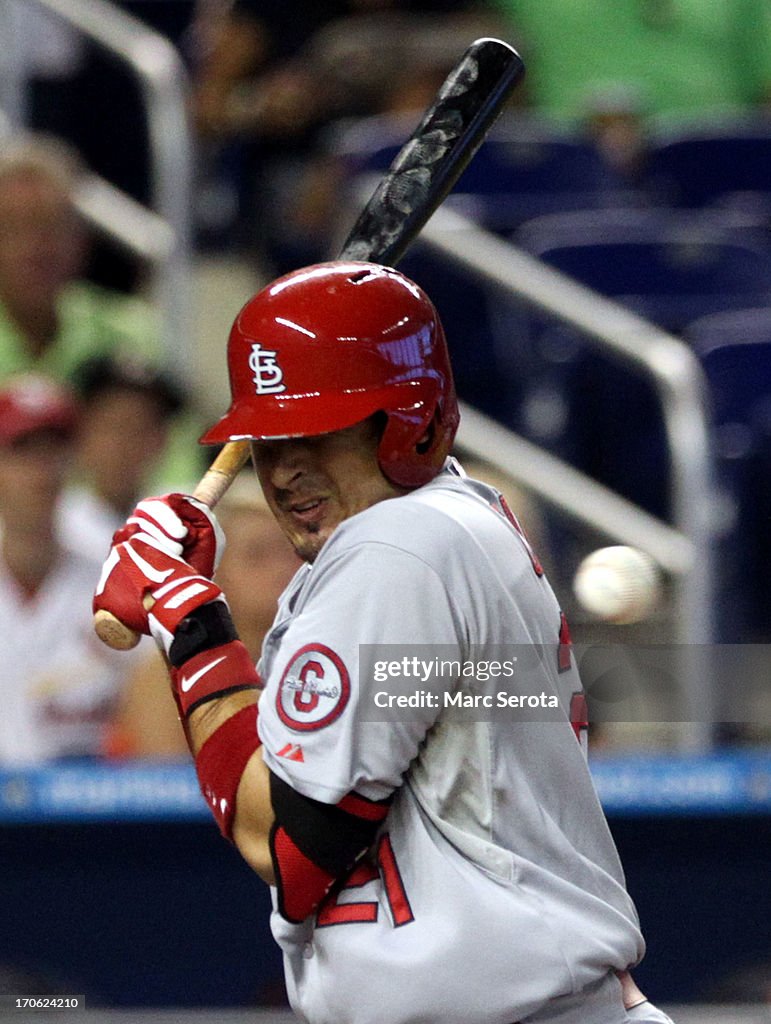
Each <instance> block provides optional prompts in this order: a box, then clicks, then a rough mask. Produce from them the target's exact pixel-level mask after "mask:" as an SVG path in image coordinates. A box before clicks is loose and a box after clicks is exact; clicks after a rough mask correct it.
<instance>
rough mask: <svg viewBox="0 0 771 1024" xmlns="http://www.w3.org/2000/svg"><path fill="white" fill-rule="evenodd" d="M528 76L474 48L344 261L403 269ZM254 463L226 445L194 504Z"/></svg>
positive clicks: (392, 172) (213, 496)
mask: <svg viewBox="0 0 771 1024" xmlns="http://www.w3.org/2000/svg"><path fill="white" fill-rule="evenodd" d="M523 72H524V64H523V63H522V59H521V58H520V56H519V54H518V53H517V52H516V50H514V49H513V48H512V47H511V46H509V45H508V44H507V43H504V42H501V41H500V40H499V39H477V40H476V41H475V42H473V43H472V44H471V46H469V48H468V49H467V50H466V52H465V53H464V54H463V56H462V57H461V58H460V60H459V61H458V63H457V64H456V66H455V67H454V68H453V70H452V71H451V72H450V74H449V75H448V76H447V78H446V79H445V81H444V82H443V83H442V85H441V86H440V88H439V91H438V92H437V94H436V96H435V98H434V100H433V102H432V104H431V106H430V107H429V108H428V109H427V110H426V112H425V114H424V115H423V118H422V119H421V121H420V124H419V125H418V127H417V128H416V129H415V131H414V132H413V134H412V135H411V136H410V138H409V139H408V140H407V142H406V143H405V144H404V145H403V146H402V148H401V149H400V150H399V152H398V154H397V155H396V157H395V159H394V161H393V163H392V164H391V166H390V167H389V169H388V170H387V171H386V173H385V175H384V177H383V178H382V180H381V181H380V184H379V185H378V187H377V188H376V189H375V192H374V193H373V195H372V197H371V198H370V200H369V202H368V203H367V205H366V206H365V208H364V210H363V211H362V213H361V215H360V216H359V218H358V220H357V221H356V223H355V224H354V226H353V228H352V230H351V232H350V234H349V235H348V238H347V239H346V241H345V243H344V244H343V247H342V250H341V252H340V258H341V259H350V260H366V261H368V262H372V263H380V264H383V265H385V266H395V265H396V263H397V262H398V261H399V259H400V258H401V257H402V256H403V255H404V253H405V251H406V250H407V248H408V247H409V246H410V244H411V243H412V242H413V241H414V239H415V238H416V236H417V235H418V234H419V232H420V230H421V228H422V227H423V225H424V224H425V223H426V221H427V220H428V219H429V217H430V216H431V214H432V213H434V211H435V210H436V209H437V208H438V207H439V206H440V205H441V204H442V202H443V201H444V199H445V197H446V196H447V194H448V193H449V192H450V191H451V189H452V188H453V186H454V185H455V183H456V182H457V180H458V178H459V177H460V176H461V174H462V173H463V171H464V170H465V168H466V166H467V165H468V163H469V161H470V160H471V159H472V157H473V156H474V154H475V153H476V151H477V149H479V146H480V145H481V144H482V142H483V140H484V138H485V135H486V134H487V132H488V131H489V129H490V127H491V126H492V124H493V122H494V121H495V119H496V117H497V116H498V114H499V113H500V111H501V109H502V107H503V105H504V103H505V102H506V100H507V99H508V98H509V96H510V95H511V92H512V90H513V89H514V86H515V85H516V84H517V82H518V81H519V79H520V78H521V76H522V74H523ZM248 455H249V442H248V441H231V442H229V443H228V444H226V445H225V446H224V448H223V449H222V451H221V452H220V454H219V455H218V456H217V458H216V459H215V460H214V462H213V463H212V465H211V467H210V468H209V470H208V471H207V472H206V474H205V475H204V477H203V478H202V480H201V482H200V483H199V484H198V486H197V487H196V489H195V491H194V492H193V494H194V496H195V497H196V498H198V499H199V500H200V501H202V502H203V503H204V504H205V505H208V507H209V508H213V507H214V506H215V505H216V504H217V502H218V501H219V500H220V498H221V497H222V496H223V495H224V493H225V491H226V490H227V489H228V487H229V486H230V484H231V482H232V481H233V480H234V479H235V477H236V475H237V474H238V472H239V471H240V470H241V468H242V467H243V465H244V463H245V462H246V460H247V458H248ZM94 628H95V629H96V632H97V633H98V635H99V637H100V638H101V639H102V640H103V641H104V642H105V643H106V644H107V645H108V646H110V647H114V648H116V649H118V650H129V649H130V648H131V647H134V646H135V645H136V644H137V643H138V641H139V637H138V635H137V634H136V633H134V632H133V630H130V629H128V628H127V627H126V626H124V625H123V623H121V622H119V621H118V619H116V618H115V616H113V615H111V614H110V613H109V612H106V611H98V612H97V613H96V616H95V619H94Z"/></svg>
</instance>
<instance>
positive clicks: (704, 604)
mask: <svg viewBox="0 0 771 1024" xmlns="http://www.w3.org/2000/svg"><path fill="white" fill-rule="evenodd" d="M419 244H426V245H428V246H429V247H430V248H431V249H433V250H435V251H436V252H437V253H440V254H441V255H442V256H443V257H445V258H447V259H449V260H451V261H452V262H454V263H456V264H458V265H460V266H462V267H463V268H464V269H465V270H467V271H469V272H470V273H472V274H473V275H475V276H476V277H478V278H480V279H481V280H483V281H484V282H486V283H487V284H489V285H494V286H496V287H498V288H501V289H504V290H505V291H506V292H508V293H509V294H511V295H513V296H516V298H517V299H519V300H520V301H521V302H523V303H524V304H526V305H528V306H530V307H532V308H534V309H537V310H539V311H541V312H545V313H547V314H549V315H550V316H552V317H555V318H557V319H559V320H560V321H562V322H564V323H567V324H569V325H570V326H571V327H573V328H575V329H577V330H578V331H580V332H581V334H582V335H584V336H585V337H586V339H587V340H588V342H589V343H590V344H591V345H593V346H595V347H597V348H599V349H601V350H602V351H603V352H605V353H607V354H608V355H610V356H611V357H613V358H615V359H617V360H619V361H621V362H623V363H624V364H625V365H626V366H627V367H628V368H629V370H630V372H634V373H638V374H640V375H642V376H644V377H647V378H648V380H649V381H650V382H651V383H652V385H653V387H654V388H655V390H656V392H657V395H658V397H659V400H660V403H661V410H662V416H663V421H664V425H665V430H666V437H667V443H668V447H669V453H670V460H671V468H672V509H673V523H672V525H670V524H668V523H665V522H663V521H661V520H659V519H657V518H656V517H654V516H651V515H650V514H648V513H647V512H645V511H644V510H643V509H640V508H639V507H637V506H635V505H634V504H632V503H631V502H628V501H626V500H624V499H623V498H621V497H620V496H619V495H617V494H615V493H613V492H612V491H610V490H608V489H607V488H605V487H603V486H601V485H600V484H599V483H597V482H596V481H595V480H592V479H591V478H590V477H588V476H586V475H585V474H583V473H580V472H578V471H577V470H575V469H573V468H572V467H570V466H568V465H567V464H566V463H564V462H562V461H561V460H559V459H557V458H555V457H554V456H552V455H550V454H549V453H547V452H545V451H544V450H543V449H540V448H538V447H537V446H535V445H533V444H530V443H529V442H527V441H525V440H524V439H523V438H521V437H518V436H517V435H515V434H512V432H511V431H509V430H506V429H505V428H503V427H502V426H501V425H500V424H498V423H497V422H495V421H493V420H491V419H490V418H488V417H485V416H483V415H482V414H480V413H478V412H476V411H475V410H472V409H470V408H467V407H466V408H464V409H463V412H462V420H461V429H460V432H459V435H458V441H459V443H460V444H462V445H464V446H465V447H467V448H469V449H470V450H471V451H472V452H473V453H474V454H475V455H478V456H479V457H480V458H484V459H487V460H489V461H491V462H492V463H494V464H496V465H498V466H499V467H500V468H501V469H503V470H505V471H506V472H507V473H509V474H510V475H511V476H512V477H513V478H514V479H516V480H517V481H518V482H520V483H521V484H522V485H523V486H524V487H526V488H527V489H528V490H531V491H533V492H534V493H536V494H537V495H538V497H539V498H540V499H541V500H543V501H544V502H545V503H547V504H549V505H551V506H553V507H556V508H558V509H559V510H560V511H561V512H562V513H564V514H567V515H568V516H570V517H571V518H573V519H575V520H577V521H579V522H582V523H584V524H586V525H588V526H590V527H592V528H595V529H599V530H601V531H602V532H604V533H606V534H607V535H608V537H610V538H611V539H613V540H615V541H617V542H618V543H622V544H630V545H634V546H636V547H639V548H642V549H643V550H644V551H647V552H648V553H649V554H650V555H651V556H652V557H653V558H654V559H655V560H656V561H657V562H658V563H659V565H661V566H662V568H664V569H665V570H666V571H667V572H669V573H671V574H672V576H673V578H674V626H675V634H676V635H675V642H676V643H677V644H678V645H680V646H679V649H680V650H681V651H682V661H681V665H680V673H679V675H680V679H681V683H682V692H681V698H682V699H681V708H680V715H681V717H682V718H683V719H684V721H683V724H682V727H681V732H680V745H681V747H682V748H683V749H684V750H694V751H697V750H706V749H708V748H709V747H710V745H711V736H712V728H711V725H710V722H711V721H712V720H713V717H714V703H715V694H714V693H713V692H712V687H711V685H710V670H709V653H708V645H709V644H710V643H711V642H712V640H713V624H712V616H713V613H714V582H713V564H712V563H713V554H712V527H711V522H710V516H711V510H712V509H713V507H714V502H713V467H712V456H711V450H710V445H709V439H708V413H707V405H706V394H707V389H706V382H705V379H704V374H703V370H702V368H701V366H700V364H699V362H698V360H697V359H696V357H695V356H694V354H693V353H692V352H691V350H690V349H689V348H688V347H687V346H686V345H685V344H684V343H683V342H682V341H680V340H679V339H677V338H675V337H673V336H671V335H669V334H667V333H665V332H664V331H662V330H660V329H659V328H657V327H655V326H654V325H652V324H650V323H649V322H647V321H646V320H643V319H642V318H641V317H639V316H636V315H635V314H633V313H631V312H630V311H629V310H627V309H626V308H624V307H623V306H620V305H619V304H617V303H615V302H612V301H611V300H609V299H605V298H604V297H602V296H600V295H598V294H597V293H596V292H593V291H591V290H590V289H588V288H585V287H583V286H582V285H579V284H578V283H577V282H575V281H574V280H573V279H571V278H569V277H566V276H565V275H564V274H561V273H559V272H557V271H555V270H553V269H551V268H550V267H548V266H546V265H545V264H544V263H542V262H541V261H539V260H537V259H535V258H533V257H532V256H530V255H528V254H527V253H525V252H523V251H522V250H520V249H517V248H516V247H514V246H513V245H511V244H510V243H508V242H506V241H504V240H503V239H500V238H497V237H496V236H494V235H492V234H490V233H489V232H487V231H484V230H482V229H481V228H479V227H478V226H477V225H475V224H474V223H472V222H471V221H469V220H467V219H466V218H464V217H461V216H460V215H459V214H457V213H454V212H451V211H450V210H448V209H446V208H445V209H442V210H440V211H439V212H438V213H437V214H435V215H434V217H433V218H432V219H431V220H430V221H429V223H428V224H427V225H426V227H425V228H424V229H423V233H422V235H421V242H420V243H419ZM512 344H516V339H512Z"/></svg>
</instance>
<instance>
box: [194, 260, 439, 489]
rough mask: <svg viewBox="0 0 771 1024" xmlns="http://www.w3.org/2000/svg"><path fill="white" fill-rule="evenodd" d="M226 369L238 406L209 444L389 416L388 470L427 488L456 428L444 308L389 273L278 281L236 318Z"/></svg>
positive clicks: (361, 270)
mask: <svg viewBox="0 0 771 1024" xmlns="http://www.w3.org/2000/svg"><path fill="white" fill-rule="evenodd" d="M228 369H229V372H230V388H231V393H232V398H233V400H232V404H231V406H230V409H229V410H228V411H227V413H226V414H225V416H223V418H222V419H221V420H220V421H219V423H217V424H215V425H214V426H213V427H212V428H211V430H209V431H207V433H206V434H204V436H203V437H202V438H201V441H202V443H204V444H219V443H222V442H224V441H236V440H243V439H245V438H253V439H267V438H285V437H307V436H311V435H314V434H325V433H328V432H329V431H332V430H340V429H342V428H343V427H349V426H352V425H353V424H354V423H358V422H359V421H360V420H363V419H366V418H367V417H368V416H371V415H372V414H373V413H376V412H378V411H383V412H384V413H385V414H386V416H387V418H388V420H387V424H386V426H385V429H384V432H383V436H382V438H381V440H380V446H379V448H378V461H379V463H380V468H381V469H382V471H383V473H384V474H385V475H386V477H388V479H389V480H391V481H392V482H393V483H395V484H398V485H399V486H402V487H419V486H421V485H422V484H425V483H427V482H428V481H429V480H431V479H432V478H433V477H434V476H436V474H437V473H438V472H439V470H440V469H441V467H442V463H443V462H444V459H445V457H446V455H447V454H448V452H449V450H450V447H451V445H452V442H453V438H454V437H455V431H456V430H457V427H458V404H457V400H456V397H455V387H454V384H453V379H452V370H451V368H450V360H449V356H448V354H447V344H446V342H445V338H444V331H443V330H442V325H441V323H440V322H439V316H438V314H437V312H436V309H435V308H434V306H433V304H432V303H431V302H430V300H429V299H428V297H427V295H426V294H425V292H423V291H422V290H421V289H420V288H419V287H418V286H417V285H416V284H414V283H413V282H412V281H410V280H409V279H408V278H406V277H404V275H403V274H400V273H398V271H396V270H392V269H390V268H389V267H381V266H378V265H376V264H373V263H359V262H335V263H319V264H316V265H315V266H310V267H304V268H303V269H302V270H296V271H294V272H293V273H291V274H287V275H286V276H284V277H281V278H279V279H278V280H277V281H274V282H273V283H272V284H271V285H268V287H267V288H265V289H263V291H261V292H259V293H258V294H257V295H255V297H254V298H253V299H251V300H250V301H249V302H247V304H246V305H245V306H244V308H243V309H242V310H241V312H240V313H239V314H238V316H237V317H236V320H235V323H234V324H233V328H232V330H231V332H230V340H229V342H228ZM432 422H433V433H431V434H429V439H428V441H424V440H423V439H424V437H425V435H426V431H427V429H428V428H429V426H430V425H431V424H432Z"/></svg>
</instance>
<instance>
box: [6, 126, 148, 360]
mask: <svg viewBox="0 0 771 1024" xmlns="http://www.w3.org/2000/svg"><path fill="white" fill-rule="evenodd" d="M84 174H85V168H84V166H83V164H82V163H81V161H80V159H79V157H78V155H77V153H76V152H75V151H74V150H72V149H71V148H70V147H69V146H68V145H67V144H66V143H64V142H62V141H61V140H59V139H55V138H52V137H50V138H49V137H46V136H41V135H28V136H20V137H18V138H16V139H15V140H11V141H10V142H8V143H7V144H6V145H5V146H4V148H3V150H2V152H1V153H0V379H1V378H2V377H5V376H8V375H9V374H12V373H19V372H25V371H29V370H35V371H37V372H40V373H46V374H49V375H51V376H53V377H56V378H58V379H60V380H67V379H69V378H71V377H72V374H73V373H74V371H75V370H76V368H77V367H78V365H79V364H80V363H81V362H83V360H84V359H86V358H87V357H89V356H92V355H95V354H98V353H106V352H114V351H125V352H128V353H131V354H132V355H133V356H134V357H135V358H136V357H139V356H145V357H146V358H148V359H149V358H157V357H158V352H159V347H158V344H159V343H158V327H157V323H156V319H155V316H154V314H153V311H152V309H151V308H150V307H149V306H148V305H147V304H145V303H144V302H142V301H140V300H139V299H137V298H133V297H129V296H126V295H124V294H119V293H116V292H112V291H110V290H107V289H104V288H100V287H98V286H96V285H94V284H92V283H90V282H88V281H86V280H85V279H84V277H83V274H84V268H85V262H86V257H87V254H88V242H89V240H88V236H87V233H86V230H85V226H84V224H83V223H82V221H81V219H80V217H79V215H78V212H77V209H76V206H75V195H76V191H77V189H78V187H79V185H80V184H81V182H82V180H83V177H84Z"/></svg>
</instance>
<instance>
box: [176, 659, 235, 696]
mask: <svg viewBox="0 0 771 1024" xmlns="http://www.w3.org/2000/svg"><path fill="white" fill-rule="evenodd" d="M226 657H227V655H225V654H223V655H222V657H221V658H217V660H216V661H211V662H209V664H208V665H204V667H203V668H199V669H198V671H197V672H194V673H193V674H192V675H191V676H183V678H182V679H181V680H180V682H179V687H180V689H181V690H182V692H183V693H187V691H188V690H192V688H193V687H194V686H195V684H196V683H197V682H198V680H199V679H200V678H201V677H202V676H205V675H206V673H207V672H211V670H212V669H213V668H216V666H217V665H219V663H220V662H221V661H224V660H225V658H226Z"/></svg>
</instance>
